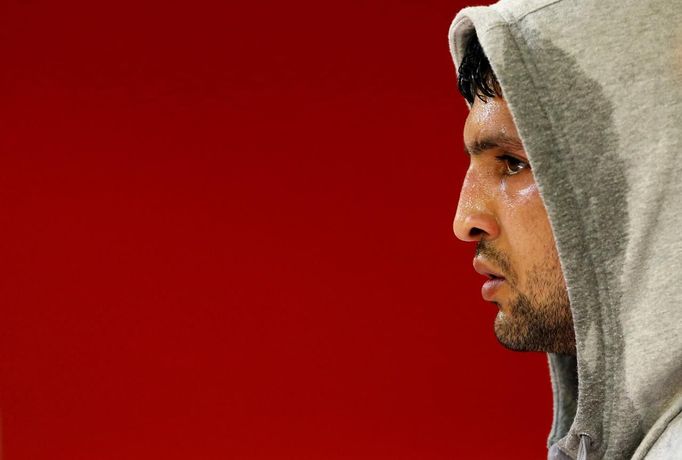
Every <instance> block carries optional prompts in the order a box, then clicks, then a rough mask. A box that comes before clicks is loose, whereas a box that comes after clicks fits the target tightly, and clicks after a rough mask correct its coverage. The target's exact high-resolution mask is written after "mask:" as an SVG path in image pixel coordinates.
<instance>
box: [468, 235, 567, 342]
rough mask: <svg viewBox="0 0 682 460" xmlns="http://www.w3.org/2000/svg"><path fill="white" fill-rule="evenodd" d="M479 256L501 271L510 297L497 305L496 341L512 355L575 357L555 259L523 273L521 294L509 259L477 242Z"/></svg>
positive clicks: (562, 286) (559, 274) (562, 288)
mask: <svg viewBox="0 0 682 460" xmlns="http://www.w3.org/2000/svg"><path fill="white" fill-rule="evenodd" d="M479 254H483V255H484V256H485V257H486V258H488V259H490V260H493V261H495V262H496V263H497V264H498V266H499V267H500V268H502V269H504V271H505V277H506V278H505V281H506V282H507V283H508V288H509V289H510V290H511V291H512V292H513V293H514V296H513V297H512V299H511V300H510V301H509V303H508V304H507V305H504V306H502V305H499V304H498V307H500V311H499V312H498V314H497V317H496V318H495V335H496V337H497V340H498V341H499V342H500V343H501V344H502V345H504V346H505V347H507V348H509V349H510V350H516V351H542V352H546V353H561V354H570V355H575V332H574V328H573V316H572V314H571V306H570V301H569V298H568V292H567V290H566V285H565V283H564V279H563V274H562V271H561V266H560V264H559V258H558V256H557V255H556V252H554V253H553V254H552V255H551V256H550V257H548V260H547V263H546V264H544V265H543V266H542V267H537V266H536V267H533V268H532V269H531V270H530V271H529V272H528V273H527V276H526V278H527V282H526V285H525V286H524V288H523V291H521V290H520V289H519V287H518V285H517V284H518V276H517V275H516V272H515V271H514V270H513V269H512V265H511V263H510V261H509V259H508V258H507V257H506V256H505V255H504V254H502V253H500V252H499V251H497V250H496V249H495V248H494V247H492V246H490V245H488V244H487V243H486V242H484V241H481V242H479V245H478V246H477V248H476V255H479Z"/></svg>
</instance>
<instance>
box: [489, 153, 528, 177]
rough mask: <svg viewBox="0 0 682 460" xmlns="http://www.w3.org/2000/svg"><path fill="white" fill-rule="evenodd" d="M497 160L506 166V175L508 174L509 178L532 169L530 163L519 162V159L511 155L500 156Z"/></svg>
mask: <svg viewBox="0 0 682 460" xmlns="http://www.w3.org/2000/svg"><path fill="white" fill-rule="evenodd" d="M496 158H497V161H499V162H500V163H502V164H503V165H504V167H505V170H504V174H506V175H507V176H513V175H515V174H518V173H520V172H521V171H523V170H524V169H526V168H530V165H529V164H528V163H526V162H525V161H522V160H519V159H518V158H514V157H513V156H511V155H500V156H498V157H496Z"/></svg>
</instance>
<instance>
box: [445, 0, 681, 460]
mask: <svg viewBox="0 0 682 460" xmlns="http://www.w3.org/2000/svg"><path fill="white" fill-rule="evenodd" d="M680 24H682V1H680V0H677V1H674V0H643V1H633V0H632V1H622V0H619V1H616V0H586V1H579V0H525V1H522V0H502V1H501V2H499V3H497V4H495V5H493V6H491V7H473V8H466V9H464V10H462V11H461V12H460V13H459V14H458V15H457V17H456V18H455V21H454V22H453V25H452V27H451V30H450V45H451V50H452V52H453V58H454V60H455V64H456V66H457V67H459V63H460V60H461V58H462V52H463V50H464V47H465V45H466V41H467V39H468V38H469V37H470V36H471V34H472V33H473V31H474V30H475V31H476V33H477V35H478V37H479V40H480V42H481V45H482V47H483V49H484V50H485V53H486V55H487V56H488V58H489V59H490V62H491V65H492V68H493V70H494V71H495V74H496V75H497V77H498V80H499V81H500V85H501V87H502V90H503V93H504V97H505V99H506V100H507V102H508V104H509V107H510V109H511V112H512V115H513V117H514V121H515V123H516V126H517V128H518V130H519V133H520V135H521V137H522V140H523V143H524V146H525V148H526V152H527V154H528V156H529V159H530V162H531V167H532V169H533V171H534V175H535V178H536V181H537V183H538V185H539V187H540V191H541V194H542V198H543V200H544V203H545V207H546V208H547V211H548V215H549V218H550V221H551V223H552V228H553V231H554V235H555V238H556V241H557V248H558V250H559V256H560V259H561V265H562V269H563V272H564V276H565V278H566V282H567V285H568V292H569V298H570V301H571V307H572V312H573V318H574V323H575V332H576V342H577V344H576V348H577V372H571V371H570V364H571V363H570V362H568V361H566V360H564V362H562V360H560V359H559V360H557V359H556V358H555V357H552V356H550V370H551V375H552V383H553V387H554V404H555V417H554V424H553V427H552V432H551V434H550V438H549V443H550V444H554V443H557V446H558V447H560V449H561V451H563V452H564V453H566V454H568V455H569V456H570V457H572V458H575V457H576V456H577V452H578V444H579V435H580V434H581V433H584V434H587V435H588V436H589V437H590V439H591V440H592V442H591V445H590V448H589V452H587V458H588V459H590V460H591V459H596V458H608V459H621V458H631V457H632V456H633V455H635V452H637V455H639V456H640V457H639V458H647V457H646V455H647V452H649V451H650V450H651V451H652V452H653V451H654V448H653V447H651V446H654V445H655V446H656V449H659V450H660V449H665V448H666V447H665V446H666V445H672V446H673V447H675V446H676V444H675V443H668V444H666V443H665V442H663V443H661V444H658V443H657V442H656V441H657V439H658V438H661V439H668V438H670V437H671V436H672V438H671V439H679V437H681V436H682V433H680V431H679V430H680V428H679V425H680V424H679V423H678V424H677V425H675V424H672V423H667V422H666V423H664V422H663V421H668V422H669V421H670V420H672V419H674V417H676V416H677V414H679V413H680V405H678V404H673V403H672V402H673V401H676V398H678V397H680V395H682V283H681V282H680V281H681V278H682V180H677V177H678V176H679V171H680V168H682V156H681V155H680V154H681V153H682V26H680ZM567 370H568V371H567ZM576 373H577V381H578V392H577V395H576V392H575V391H571V390H570V389H571V388H574V383H575V379H576V375H575V374H576ZM576 396H577V409H576V410H575V416H573V414H572V407H575V405H576V401H575V399H576ZM569 425H570V428H568V427H569ZM670 430H677V431H676V432H675V433H676V434H673V435H671V434H670V432H671V431H670ZM642 443H644V444H642ZM678 444H679V442H678ZM659 446H663V447H659ZM555 450H556V449H555ZM656 455H658V457H656V458H681V457H680V456H679V454H677V453H674V452H672V451H671V452H669V453H667V454H666V453H664V454H660V453H657V454H656ZM661 455H663V457H661ZM665 455H668V456H667V457H666V456H665ZM675 455H678V456H677V457H676V456H675Z"/></svg>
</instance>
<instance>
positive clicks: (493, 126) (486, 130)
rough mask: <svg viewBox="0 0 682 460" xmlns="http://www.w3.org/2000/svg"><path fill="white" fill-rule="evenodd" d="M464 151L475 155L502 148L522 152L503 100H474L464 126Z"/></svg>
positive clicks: (512, 121)
mask: <svg viewBox="0 0 682 460" xmlns="http://www.w3.org/2000/svg"><path fill="white" fill-rule="evenodd" d="M464 146H465V151H466V152H467V153H468V154H470V155H476V154H478V153H481V152H482V151H484V150H488V149H492V148H498V147H499V148H503V149H505V150H512V151H515V152H518V151H523V143H522V142H521V139H520V138H519V135H518V132H517V130H516V126H515V125H514V120H513V118H512V115H511V112H510V111H509V108H508V106H507V103H506V102H505V101H504V99H501V98H489V99H488V100H487V102H482V101H480V100H478V99H477V100H476V101H475V102H474V104H473V106H472V107H471V110H470V111H469V116H468V117H467V119H466V123H465V125H464Z"/></svg>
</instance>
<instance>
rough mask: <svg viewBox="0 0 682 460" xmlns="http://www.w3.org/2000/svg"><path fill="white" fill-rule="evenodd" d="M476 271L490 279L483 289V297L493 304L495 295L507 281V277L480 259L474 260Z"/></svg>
mask: <svg viewBox="0 0 682 460" xmlns="http://www.w3.org/2000/svg"><path fill="white" fill-rule="evenodd" d="M474 270H476V272H477V273H480V274H481V275H483V276H486V277H488V280H487V281H486V282H485V283H483V286H482V287H481V295H482V296H483V298H484V299H485V300H487V301H489V302H492V301H493V300H494V299H495V294H496V293H497V291H498V290H499V289H500V287H502V285H503V284H504V282H505V281H506V279H505V277H504V276H502V274H501V273H500V272H499V271H497V270H495V268H494V267H493V266H492V265H490V264H489V263H487V262H486V261H485V260H484V259H480V258H476V259H474Z"/></svg>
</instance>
